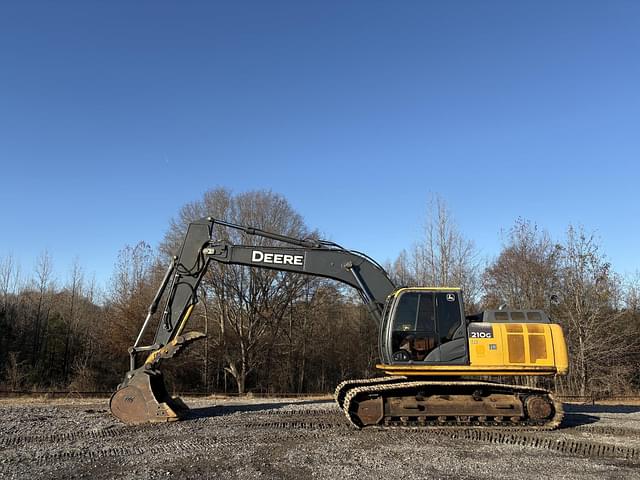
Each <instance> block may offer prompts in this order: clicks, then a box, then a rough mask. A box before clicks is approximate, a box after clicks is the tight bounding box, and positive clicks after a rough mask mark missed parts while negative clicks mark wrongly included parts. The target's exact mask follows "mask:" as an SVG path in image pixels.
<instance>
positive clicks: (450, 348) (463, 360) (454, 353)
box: [380, 287, 469, 365]
mask: <svg viewBox="0 0 640 480" xmlns="http://www.w3.org/2000/svg"><path fill="white" fill-rule="evenodd" d="M380 351H381V352H382V357H383V358H382V360H383V362H384V363H388V364H392V365H393V364H402V363H418V362H419V363H424V364H440V365H460V364H468V363H469V354H468V348H467V341H466V320H465V317H464V313H463V303H462V293H461V291H460V289H457V288H415V287H414V288H402V289H399V290H398V291H396V292H394V294H393V295H392V296H391V297H390V298H389V300H388V301H387V308H386V309H385V312H384V316H383V326H382V329H381V336H380Z"/></svg>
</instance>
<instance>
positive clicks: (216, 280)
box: [161, 189, 309, 393]
mask: <svg viewBox="0 0 640 480" xmlns="http://www.w3.org/2000/svg"><path fill="white" fill-rule="evenodd" d="M205 216H213V217H216V218H220V219H224V220H226V221H229V222H232V223H238V224H241V225H251V226H255V227H258V228H261V229H263V230H267V231H273V232H277V233H281V234H284V235H288V236H293V237H304V236H308V234H309V233H308V232H307V229H306V227H305V226H304V222H303V220H302V217H300V215H299V214H297V213H296V212H294V211H293V209H292V208H291V206H290V205H289V203H288V202H287V201H286V200H285V199H284V198H283V197H282V196H280V195H277V194H274V193H272V192H269V191H254V192H247V193H243V194H239V195H233V194H232V193H231V192H230V191H229V190H226V189H215V190H211V191H209V192H207V193H205V195H204V198H203V199H202V201H200V202H192V203H189V204H187V205H185V206H184V207H183V208H182V210H181V211H180V214H179V216H178V218H177V219H175V220H173V221H172V222H171V225H170V228H169V231H168V232H167V235H166V237H165V240H164V242H163V244H162V246H161V250H162V251H163V252H165V253H167V254H175V253H174V252H176V251H177V250H178V246H179V244H180V243H181V240H182V238H183V236H184V232H185V229H186V227H187V225H188V223H189V222H191V221H193V220H196V219H198V218H202V217H205ZM214 235H215V236H216V239H217V240H220V241H228V242H231V243H234V244H242V243H247V242H251V243H253V244H256V245H272V244H274V243H277V242H273V241H271V240H269V239H265V238H262V237H251V238H246V237H245V234H244V233H241V232H237V231H234V230H230V229H228V228H222V227H220V226H216V227H215V233H214ZM303 285H304V280H303V278H302V277H301V276H300V275H295V274H287V273H284V272H278V271H275V270H266V269H255V268H254V269H252V268H248V267H242V266H234V265H218V264H212V265H211V267H210V268H209V272H208V274H207V275H206V277H205V279H204V281H203V288H205V289H206V291H207V296H208V297H209V298H210V299H211V302H210V305H208V311H209V312H211V315H212V316H215V317H216V318H217V319H218V325H219V329H220V332H222V335H221V336H220V338H221V340H222V342H224V344H223V345H221V349H220V350H221V351H222V352H223V355H224V360H225V364H226V366H225V369H226V371H227V372H229V373H230V374H231V375H232V376H233V378H234V379H235V381H236V384H237V388H238V392H239V393H244V391H245V390H246V381H247V377H248V376H249V375H250V374H251V373H252V372H254V371H255V370H256V368H257V367H258V366H259V365H261V364H262V363H264V362H265V360H266V358H265V357H266V355H267V354H268V345H269V338H270V337H272V336H277V335H279V334H280V328H281V324H282V321H283V318H284V316H285V313H286V311H287V308H289V306H290V304H291V302H292V301H293V300H294V299H295V298H297V297H298V296H299V295H300V294H301V291H302V287H303Z"/></svg>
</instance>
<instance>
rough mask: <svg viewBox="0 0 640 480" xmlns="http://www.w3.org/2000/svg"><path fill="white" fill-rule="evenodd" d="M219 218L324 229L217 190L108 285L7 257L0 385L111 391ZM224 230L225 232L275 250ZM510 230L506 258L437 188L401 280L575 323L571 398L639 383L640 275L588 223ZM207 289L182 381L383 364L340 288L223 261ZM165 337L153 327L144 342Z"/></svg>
mask: <svg viewBox="0 0 640 480" xmlns="http://www.w3.org/2000/svg"><path fill="white" fill-rule="evenodd" d="M208 215H211V216H213V217H216V218H222V219H225V220H227V221H230V222H233V223H239V224H243V225H251V226H256V227H259V228H262V229H264V230H267V231H273V232H277V233H282V234H285V235H289V236H293V237H299V238H305V237H318V236H319V233H318V232H315V231H310V230H309V229H308V227H307V226H306V225H305V224H304V221H303V220H302V217H301V216H300V215H299V214H298V213H296V212H295V211H294V210H293V209H292V207H291V206H290V205H289V203H288V202H287V201H286V199H284V198H283V197H282V196H279V195H276V194H273V193H271V192H266V191H253V192H248V193H243V194H237V195H234V194H232V193H231V192H230V191H228V190H226V189H216V190H212V191H209V192H207V193H206V194H205V195H204V196H203V198H202V199H201V200H199V201H197V202H193V203H190V204H187V205H185V206H184V207H183V208H182V209H181V211H180V212H179V214H178V216H177V217H176V218H175V219H174V220H173V221H172V222H171V223H170V225H169V228H168V230H167V233H166V235H165V238H164V240H163V241H162V243H161V245H160V246H159V247H158V248H157V249H153V248H152V247H151V246H149V245H148V244H146V243H144V242H141V243H139V244H137V245H135V246H127V247H125V248H123V249H122V250H121V252H120V254H119V257H118V260H117V263H116V265H115V266H114V272H113V275H112V278H111V279H110V281H109V285H108V286H107V288H106V289H105V290H103V291H100V292H98V291H97V289H96V287H95V282H93V281H90V280H88V279H87V278H85V275H84V273H83V271H82V268H81V267H80V265H78V264H77V263H76V264H74V265H72V266H71V268H70V270H69V273H68V275H67V279H66V280H65V281H62V282H60V281H58V280H56V279H55V278H53V269H52V260H51V258H50V256H49V255H48V254H43V255H41V256H40V257H39V258H38V261H37V263H36V267H35V269H34V272H33V273H32V274H31V275H29V277H26V276H25V275H22V274H21V272H20V270H19V267H18V266H17V265H16V264H15V262H14V261H13V259H12V258H11V257H5V258H0V331H1V332H2V334H1V335H0V388H3V389H6V390H14V391H15V390H48V389H61V390H70V391H110V390H113V389H114V388H115V386H116V385H117V384H118V383H119V382H120V380H121V378H122V376H123V374H124V372H125V371H126V370H127V369H128V354H127V348H128V347H129V346H131V345H132V343H133V341H134V339H135V337H136V335H137V333H138V330H139V328H140V326H141V324H142V321H143V319H144V317H145V314H146V310H147V307H148V305H149V303H150V302H151V299H152V298H153V296H154V294H155V291H156V289H157V286H158V285H159V283H160V281H161V278H162V276H163V275H164V271H165V269H166V265H167V264H168V260H167V259H168V258H170V257H171V256H172V255H174V254H175V252H177V250H178V248H179V246H180V243H181V241H182V237H183V235H184V232H185V228H186V225H187V224H188V223H189V222H190V221H192V220H194V219H197V218H201V217H204V216H208ZM215 228H216V232H215V237H216V238H217V239H219V240H220V241H228V242H232V243H245V244H254V245H255V244H257V245H271V244H277V242H273V241H271V240H268V239H263V238H259V237H245V234H243V233H241V232H238V231H234V230H229V229H225V228H220V227H219V226H216V227H215ZM503 236H504V238H503V245H502V248H501V251H500V252H499V254H498V255H497V256H496V257H495V258H492V259H489V260H487V259H486V258H483V257H482V256H481V255H480V252H478V250H477V249H476V247H475V245H474V243H473V242H472V241H471V240H469V239H468V238H466V237H465V236H464V235H463V234H462V233H461V232H460V231H459V230H458V228H457V226H456V224H455V222H454V221H453V219H452V216H451V214H450V212H449V210H448V209H447V207H446V205H445V204H444V202H443V201H442V200H441V199H439V198H437V197H436V198H434V199H433V200H432V202H431V204H430V206H429V208H428V217H427V219H426V221H425V228H424V235H423V236H422V238H421V239H420V241H419V242H417V243H416V244H415V245H413V246H411V247H410V248H407V250H405V251H403V252H402V253H401V254H400V255H399V256H398V258H397V259H396V260H395V261H394V262H391V263H389V264H388V265H386V268H387V270H388V272H389V274H390V275H391V276H392V277H393V279H394V281H395V282H396V284H398V285H430V286H461V287H462V288H463V289H464V293H465V301H466V308H467V310H468V312H467V313H473V312H475V311H479V310H481V309H483V308H495V307H498V306H499V305H502V304H507V305H509V306H510V307H513V308H542V309H544V310H545V311H547V312H548V313H550V315H551V316H552V317H553V318H554V319H555V320H556V321H558V322H559V323H560V324H561V325H562V326H563V327H564V331H565V334H566V336H567V341H568V344H569V350H570V356H571V368H570V374H569V375H568V376H567V377H564V378H561V379H557V381H556V385H555V387H556V389H557V390H559V391H560V393H563V394H580V395H586V394H593V393H597V394H605V393H610V394H627V393H633V392H638V391H639V390H640V277H639V276H638V275H636V276H635V277H634V278H623V277H622V276H621V275H619V274H617V273H616V272H614V271H613V270H612V268H611V265H610V264H609V263H608V262H607V260H606V256H605V255H604V253H603V252H602V251H601V246H600V244H599V242H598V239H597V238H596V237H595V236H594V235H593V234H591V233H589V232H585V231H584V230H583V229H582V228H581V227H579V226H577V227H576V226H569V227H568V228H567V231H566V235H565V236H564V238H562V239H552V238H551V237H550V236H549V234H547V233H546V232H545V231H543V230H541V229H540V228H539V227H538V226H536V225H535V224H533V223H531V222H528V221H525V220H521V219H519V220H518V221H516V222H515V224H514V225H513V226H512V227H511V228H510V229H509V230H507V231H506V232H505V233H504V235H503ZM256 242H257V243H256ZM360 248H361V249H362V250H365V251H366V246H360ZM198 296H199V299H200V303H199V304H198V306H197V307H196V309H195V310H194V313H193V314H192V316H191V319H190V321H189V326H188V330H197V331H201V332H203V333H206V334H207V337H206V338H205V339H203V340H200V341H198V342H196V343H194V344H192V345H190V346H189V347H187V349H186V351H185V352H184V353H183V354H181V355H180V356H178V357H177V358H175V359H173V360H172V361H168V362H166V363H165V364H164V365H163V371H164V372H165V375H166V376H167V378H168V383H169V384H170V385H171V387H172V388H173V389H175V390H177V391H199V392H241V393H242V392H249V391H253V392H261V393H278V392H292V393H293V392H298V393H302V392H329V391H332V389H333V388H334V387H335V385H336V384H337V383H338V382H339V381H341V380H342V379H345V378H353V377H367V376H372V375H374V374H375V373H376V369H375V364H376V362H377V361H378V340H377V330H376V326H375V324H374V322H373V321H372V320H371V319H370V318H369V317H368V316H367V314H366V312H365V311H364V309H363V308H362V307H361V305H360V304H359V299H358V298H357V297H356V296H355V295H354V293H353V292H352V291H350V290H349V289H345V288H344V287H343V286H341V285H339V284H336V283H334V282H331V281H327V280H323V279H319V278H314V277H307V276H302V275H294V274H284V273H282V272H277V271H271V270H264V269H250V268H247V267H239V266H229V265H220V264H212V265H211V268H210V269H209V272H208V273H207V275H206V277H205V278H204V280H203V282H202V284H201V286H200V289H199V292H198ZM154 333H155V332H154V331H153V329H150V331H148V332H147V334H146V336H145V338H144V341H145V342H147V344H148V343H151V342H152V340H153V334H154Z"/></svg>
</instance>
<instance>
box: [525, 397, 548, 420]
mask: <svg viewBox="0 0 640 480" xmlns="http://www.w3.org/2000/svg"><path fill="white" fill-rule="evenodd" d="M524 406H525V408H526V409H527V413H528V414H529V418H531V419H532V420H544V419H546V418H549V417H550V416H551V414H552V413H553V406H552V405H551V403H550V402H549V401H548V400H547V399H546V398H543V397H540V396H537V395H535V396H533V395H532V396H530V397H527V399H526V400H525V403H524Z"/></svg>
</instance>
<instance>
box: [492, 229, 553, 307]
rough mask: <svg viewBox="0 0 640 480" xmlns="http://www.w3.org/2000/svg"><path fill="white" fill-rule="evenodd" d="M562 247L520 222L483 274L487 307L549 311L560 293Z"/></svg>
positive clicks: (545, 233) (542, 232) (544, 233)
mask: <svg viewBox="0 0 640 480" xmlns="http://www.w3.org/2000/svg"><path fill="white" fill-rule="evenodd" d="M560 253H561V247H560V245H558V244H555V243H554V242H553V241H552V240H551V238H550V237H549V234H548V233H547V232H546V231H541V230H540V229H539V228H538V226H537V225H535V224H533V223H531V222H530V221H528V220H523V219H521V218H519V219H518V220H517V221H516V223H515V225H514V226H513V227H511V229H510V230H509V233H508V237H507V242H506V244H504V245H503V247H502V251H501V252H500V254H499V255H498V257H497V258H496V259H495V260H494V261H493V262H492V263H491V264H490V265H489V266H488V267H487V268H486V270H485V272H484V274H483V277H482V279H483V286H484V302H483V303H484V304H485V305H486V306H487V307H494V308H495V307H496V306H498V305H499V304H502V303H507V304H508V305H509V306H510V307H512V308H541V309H545V310H547V311H549V310H550V306H551V303H550V302H551V298H552V297H553V295H555V294H556V293H557V291H558V286H559V279H558V268H559V266H558V262H559V259H560Z"/></svg>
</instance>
